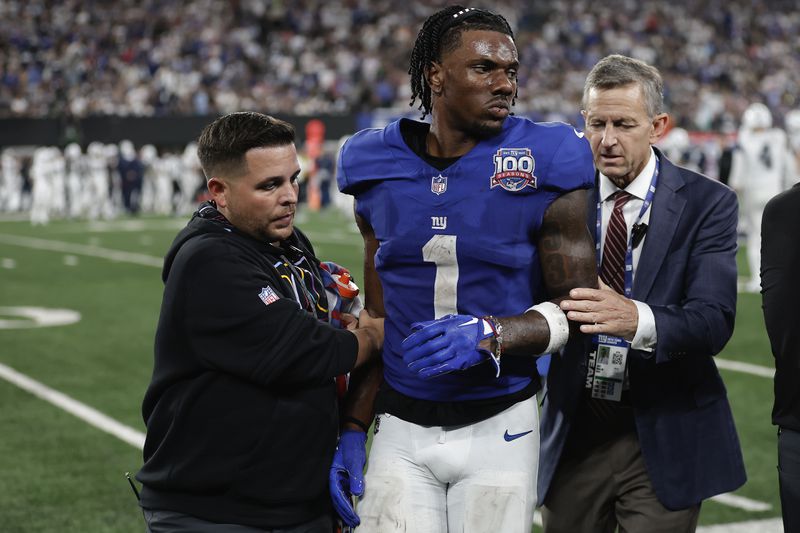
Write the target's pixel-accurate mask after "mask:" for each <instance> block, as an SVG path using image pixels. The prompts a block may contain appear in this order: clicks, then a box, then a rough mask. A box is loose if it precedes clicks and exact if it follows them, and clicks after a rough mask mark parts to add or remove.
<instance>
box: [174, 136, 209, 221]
mask: <svg viewBox="0 0 800 533" xmlns="http://www.w3.org/2000/svg"><path fill="white" fill-rule="evenodd" d="M180 162H181V163H182V167H183V168H182V170H181V171H180V178H179V179H178V180H177V183H178V186H179V187H180V189H181V194H180V199H179V200H178V213H191V212H192V211H193V210H194V208H195V204H196V203H197V202H196V200H197V191H198V189H199V188H200V187H201V186H202V185H203V184H204V183H205V179H204V178H203V169H202V167H201V166H200V159H199V158H198V157H197V143H196V142H190V143H189V144H187V145H186V148H185V149H184V150H183V155H182V156H181V159H180Z"/></svg>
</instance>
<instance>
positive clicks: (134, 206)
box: [117, 139, 144, 215]
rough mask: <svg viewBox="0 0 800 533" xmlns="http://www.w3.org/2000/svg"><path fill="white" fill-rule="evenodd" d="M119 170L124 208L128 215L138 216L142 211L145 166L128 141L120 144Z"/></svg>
mask: <svg viewBox="0 0 800 533" xmlns="http://www.w3.org/2000/svg"><path fill="white" fill-rule="evenodd" d="M117 170H118V172H119V178H120V189H121V192H122V208H123V209H124V210H125V212H126V213H127V214H129V215H136V214H138V213H139V211H140V209H141V206H140V204H141V197H142V182H143V180H144V166H143V164H142V162H141V160H140V159H139V156H138V154H137V153H136V148H135V147H134V146H133V143H132V142H131V141H129V140H127V139H125V140H123V141H121V142H120V143H119V160H118V161H117Z"/></svg>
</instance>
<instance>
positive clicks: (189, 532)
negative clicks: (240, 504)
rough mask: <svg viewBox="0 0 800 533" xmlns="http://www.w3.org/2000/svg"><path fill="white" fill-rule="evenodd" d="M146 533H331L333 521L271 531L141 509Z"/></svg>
mask: <svg viewBox="0 0 800 533" xmlns="http://www.w3.org/2000/svg"><path fill="white" fill-rule="evenodd" d="M143 512H144V521H145V524H147V533H332V532H333V519H332V518H331V517H330V516H320V517H319V518H316V519H314V520H312V521H310V522H305V523H303V524H299V525H296V526H289V527H280V528H273V529H260V528H257V527H250V526H242V525H239V524H217V523H216V522H209V521H207V520H202V519H200V518H196V517H194V516H190V515H187V514H183V513H176V512H175V511H158V510H152V509H143Z"/></svg>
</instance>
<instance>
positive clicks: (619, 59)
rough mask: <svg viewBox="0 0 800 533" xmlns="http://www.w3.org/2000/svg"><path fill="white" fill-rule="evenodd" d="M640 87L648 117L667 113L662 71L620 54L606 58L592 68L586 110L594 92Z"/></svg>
mask: <svg viewBox="0 0 800 533" xmlns="http://www.w3.org/2000/svg"><path fill="white" fill-rule="evenodd" d="M632 83H637V84H639V86H640V87H641V88H642V93H643V94H644V106H645V111H647V115H648V116H649V117H650V118H652V117H655V116H656V115H658V114H659V113H662V112H663V110H664V82H663V81H662V79H661V73H659V71H658V69H657V68H655V67H653V66H650V65H648V64H647V63H645V62H644V61H640V60H638V59H633V58H632V57H627V56H623V55H619V54H613V55H610V56H606V57H604V58H603V59H601V60H600V61H598V62H597V64H596V65H595V66H594V67H593V68H592V70H591V72H589V75H588V76H587V77H586V84H585V85H584V86H583V101H582V107H583V108H584V109H586V102H587V101H588V99H589V91H591V90H592V89H616V88H617V87H624V86H626V85H630V84H632Z"/></svg>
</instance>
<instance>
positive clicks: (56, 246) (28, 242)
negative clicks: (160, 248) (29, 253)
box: [0, 233, 164, 268]
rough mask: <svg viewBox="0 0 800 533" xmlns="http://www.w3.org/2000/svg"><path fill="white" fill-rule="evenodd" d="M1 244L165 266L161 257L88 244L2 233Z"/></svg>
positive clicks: (152, 265)
mask: <svg viewBox="0 0 800 533" xmlns="http://www.w3.org/2000/svg"><path fill="white" fill-rule="evenodd" d="M0 243H4V244H11V245H14V246H22V247H25V248H33V249H35V250H47V251H50V252H63V253H68V254H77V255H88V256H91V257H100V258H102V259H110V260H111V261H117V262H122V263H134V264H137V265H144V266H151V267H157V268H161V267H162V266H163V265H164V259H163V258H161V257H156V256H153V255H145V254H137V253H133V252H123V251H120V250H111V249H109V248H102V247H100V246H92V245H88V244H75V243H71V242H62V241H51V240H46V239H37V238H35V237H20V236H19V235H7V234H3V233H0Z"/></svg>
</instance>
